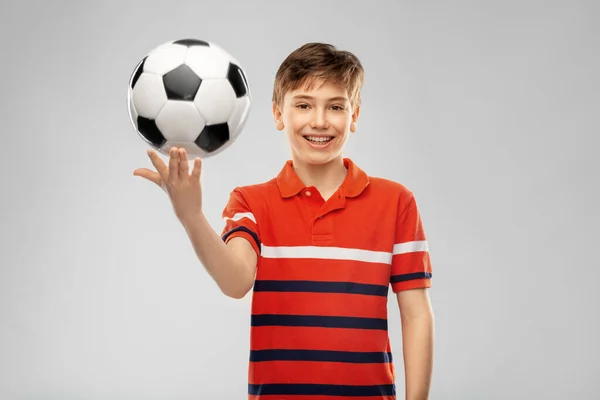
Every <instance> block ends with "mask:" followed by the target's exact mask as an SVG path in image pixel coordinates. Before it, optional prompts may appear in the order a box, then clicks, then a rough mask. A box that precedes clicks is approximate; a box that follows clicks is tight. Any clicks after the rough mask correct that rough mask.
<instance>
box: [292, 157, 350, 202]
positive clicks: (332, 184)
mask: <svg viewBox="0 0 600 400" xmlns="http://www.w3.org/2000/svg"><path fill="white" fill-rule="evenodd" d="M292 165H293V168H294V171H295V172H296V174H297V175H298V178H300V180H301V181H302V183H304V184H305V185H306V186H314V187H316V188H317V190H318V191H319V193H320V194H321V196H323V197H324V198H325V200H327V199H328V198H329V197H330V196H331V195H332V194H333V193H335V191H336V190H337V189H338V188H339V187H340V185H341V184H342V183H343V182H344V179H345V178H346V172H347V170H346V166H345V165H344V159H343V157H341V156H340V157H336V158H335V159H333V160H332V161H330V162H328V163H326V164H319V165H315V164H308V163H304V162H301V161H297V160H293V164H292Z"/></svg>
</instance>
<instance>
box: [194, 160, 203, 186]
mask: <svg viewBox="0 0 600 400" xmlns="http://www.w3.org/2000/svg"><path fill="white" fill-rule="evenodd" d="M201 169H202V160H201V159H200V157H196V158H195V159H194V167H193V168H192V177H193V178H194V179H196V180H198V179H200V171H201Z"/></svg>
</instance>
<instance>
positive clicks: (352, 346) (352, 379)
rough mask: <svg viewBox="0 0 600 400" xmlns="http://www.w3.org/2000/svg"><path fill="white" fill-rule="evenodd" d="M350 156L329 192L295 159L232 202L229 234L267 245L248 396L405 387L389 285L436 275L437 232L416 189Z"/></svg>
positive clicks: (383, 394)
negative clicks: (305, 177)
mask: <svg viewBox="0 0 600 400" xmlns="http://www.w3.org/2000/svg"><path fill="white" fill-rule="evenodd" d="M344 164H345V166H346V168H347V175H346V178H345V180H344V182H343V183H342V185H341V186H340V188H339V189H338V190H337V191H336V192H335V193H334V194H333V196H332V197H331V198H329V199H328V200H327V201H324V200H323V198H322V197H321V195H320V194H319V192H318V191H317V190H316V188H315V187H312V186H309V187H307V186H305V185H304V184H303V183H302V182H301V181H300V179H299V178H298V176H297V175H296V173H295V172H294V170H293V167H292V162H291V161H288V162H287V163H286V164H285V166H284V167H283V169H282V170H281V172H280V173H279V175H278V176H277V177H276V178H274V179H272V180H270V181H268V182H265V183H262V184H256V185H250V186H244V187H238V188H235V189H234V190H233V191H232V193H231V197H230V199H229V202H228V204H227V206H226V207H225V209H224V211H223V218H224V220H225V228H224V229H223V236H222V237H223V240H224V241H225V242H227V241H229V240H230V239H231V238H233V237H236V236H241V237H244V238H246V239H247V240H248V241H249V242H250V243H251V244H252V246H253V247H254V250H255V251H256V252H257V254H258V256H259V257H258V266H257V274H256V279H255V283H254V288H253V294H252V314H251V334H250V364H249V371H248V372H249V374H248V379H249V381H248V396H249V397H248V398H249V399H253V400H255V399H287V398H290V399H294V400H304V399H306V400H317V399H318V400H320V399H323V400H325V399H327V400H333V399H343V398H352V399H353V400H359V399H363V398H364V399H367V398H368V399H371V400H373V399H387V400H393V399H396V395H395V371H394V364H393V361H392V352H391V345H390V340H389V337H388V325H387V299H388V288H389V287H391V288H392V291H393V292H394V293H397V292H399V291H401V290H407V289H412V288H425V287H430V286H431V263H430V258H429V252H428V247H427V241H426V237H425V233H424V230H423V226H422V223H421V218H420V215H419V211H418V208H417V204H416V202H415V198H414V196H413V193H412V192H411V191H410V190H409V189H407V188H406V187H405V186H403V185H402V184H399V183H397V182H393V181H390V180H386V179H382V178H376V177H369V176H367V174H366V173H365V172H364V171H362V170H361V169H360V168H359V167H358V166H356V165H355V164H354V163H353V162H352V161H351V160H350V159H348V158H345V159H344Z"/></svg>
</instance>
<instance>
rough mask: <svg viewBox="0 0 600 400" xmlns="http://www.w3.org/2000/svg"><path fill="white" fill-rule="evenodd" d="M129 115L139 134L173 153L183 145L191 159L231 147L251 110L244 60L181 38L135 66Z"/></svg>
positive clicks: (164, 150)
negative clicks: (242, 62) (243, 65)
mask: <svg viewBox="0 0 600 400" xmlns="http://www.w3.org/2000/svg"><path fill="white" fill-rule="evenodd" d="M128 102H129V116H130V118H131V122H132V124H133V126H134V128H135V129H136V131H137V132H138V133H139V135H140V136H141V137H142V139H144V140H145V141H146V143H148V144H149V145H151V146H152V147H154V148H155V149H156V150H158V151H159V152H160V153H162V154H164V155H168V153H169V149H171V148H172V147H183V148H185V149H186V150H187V152H188V156H189V158H190V160H191V159H193V158H195V157H201V158H208V157H211V156H214V155H216V154H219V153H221V152H222V151H223V150H225V149H226V148H227V147H229V146H231V145H232V144H233V143H234V141H235V140H236V139H237V138H238V136H239V135H240V133H241V131H242V129H243V127H244V124H245V122H246V119H247V117H248V114H249V111H250V103H251V98H250V88H249V86H248V80H247V78H246V74H245V72H244V70H243V69H242V66H241V65H240V63H239V62H238V61H237V60H236V59H235V58H233V57H232V56H231V55H230V54H229V53H228V52H227V51H225V50H224V49H223V48H221V47H220V46H218V45H217V44H215V43H212V42H208V41H204V40H198V39H181V40H176V41H171V42H168V43H164V44H162V45H160V46H158V47H156V48H155V49H153V50H152V51H150V52H149V53H148V54H147V55H146V56H145V57H144V58H143V59H142V60H141V61H140V62H139V63H138V65H137V66H136V67H135V69H134V71H133V74H132V75H131V78H130V81H129V89H128Z"/></svg>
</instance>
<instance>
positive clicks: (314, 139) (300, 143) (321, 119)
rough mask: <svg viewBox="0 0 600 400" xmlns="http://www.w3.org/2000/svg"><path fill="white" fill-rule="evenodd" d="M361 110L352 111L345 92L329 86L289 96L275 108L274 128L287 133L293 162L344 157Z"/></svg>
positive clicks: (313, 161)
mask: <svg viewBox="0 0 600 400" xmlns="http://www.w3.org/2000/svg"><path fill="white" fill-rule="evenodd" d="M359 110H360V107H356V109H354V110H353V109H352V106H351V104H350V99H349V97H348V93H347V91H346V89H345V88H342V87H340V86H338V85H335V84H332V83H330V82H325V83H324V84H322V85H321V84H320V82H317V83H316V84H315V85H313V87H312V88H310V90H309V88H308V87H307V86H305V87H301V88H299V89H297V90H294V91H291V92H288V93H286V95H285V97H284V100H283V104H282V105H279V106H277V105H276V104H273V116H274V118H275V125H276V127H277V129H278V130H280V131H281V130H284V129H285V131H286V134H287V136H288V142H289V144H290V147H291V151H292V158H293V160H294V161H296V162H299V163H307V164H325V163H328V162H330V161H332V160H333V159H335V158H337V157H339V156H341V153H342V150H343V148H344V145H345V144H346V141H347V140H348V135H349V132H355V131H356V123H357V120H358V114H359Z"/></svg>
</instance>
